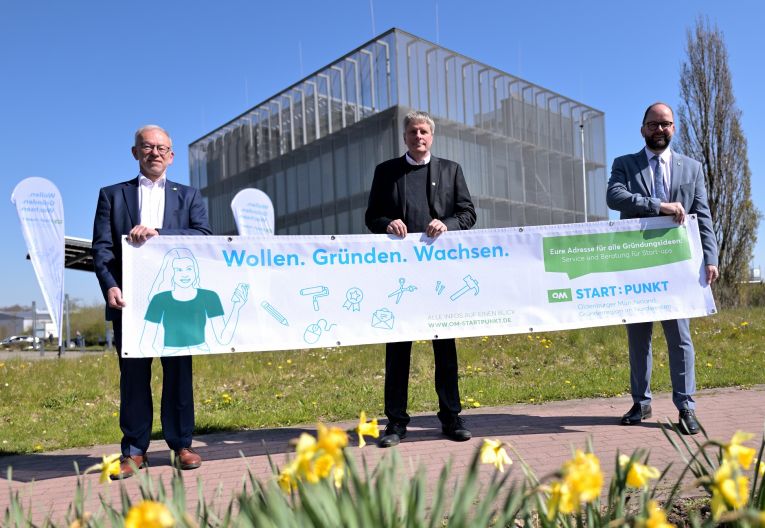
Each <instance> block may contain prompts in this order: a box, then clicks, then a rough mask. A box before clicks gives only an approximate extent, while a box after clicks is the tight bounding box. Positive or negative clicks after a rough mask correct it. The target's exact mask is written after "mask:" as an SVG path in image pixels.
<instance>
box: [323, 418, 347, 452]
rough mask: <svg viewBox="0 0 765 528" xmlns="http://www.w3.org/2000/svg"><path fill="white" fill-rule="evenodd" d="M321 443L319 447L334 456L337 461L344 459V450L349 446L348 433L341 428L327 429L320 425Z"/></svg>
mask: <svg viewBox="0 0 765 528" xmlns="http://www.w3.org/2000/svg"><path fill="white" fill-rule="evenodd" d="M318 430H319V441H318V443H317V447H318V448H319V449H322V450H324V452H325V453H328V454H329V455H332V456H333V457H334V458H335V459H339V458H340V457H342V454H343V448H344V447H345V446H347V445H348V433H346V432H345V431H343V430H342V429H340V428H339V427H335V426H332V427H329V428H328V427H327V426H326V425H324V424H319V426H318Z"/></svg>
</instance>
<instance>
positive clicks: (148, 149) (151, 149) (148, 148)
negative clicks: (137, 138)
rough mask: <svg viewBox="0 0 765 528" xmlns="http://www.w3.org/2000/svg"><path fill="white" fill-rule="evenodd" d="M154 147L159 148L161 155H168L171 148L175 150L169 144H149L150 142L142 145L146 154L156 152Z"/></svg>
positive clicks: (158, 151)
mask: <svg viewBox="0 0 765 528" xmlns="http://www.w3.org/2000/svg"><path fill="white" fill-rule="evenodd" d="M154 149H157V153H158V154H159V155H160V156H166V155H167V154H168V153H169V152H170V151H171V150H173V149H172V148H171V147H168V146H167V145H149V144H148V143H144V144H143V145H141V152H143V153H144V154H151V153H152V152H154Z"/></svg>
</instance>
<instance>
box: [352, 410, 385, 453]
mask: <svg viewBox="0 0 765 528" xmlns="http://www.w3.org/2000/svg"><path fill="white" fill-rule="evenodd" d="M354 431H356V433H357V434H358V435H359V447H364V446H365V445H367V443H366V441H364V435H367V436H371V437H372V438H377V437H379V436H380V429H379V427H377V418H374V419H373V420H372V421H371V422H367V413H365V412H364V411H361V414H360V415H359V425H357V426H356V428H355V429H354Z"/></svg>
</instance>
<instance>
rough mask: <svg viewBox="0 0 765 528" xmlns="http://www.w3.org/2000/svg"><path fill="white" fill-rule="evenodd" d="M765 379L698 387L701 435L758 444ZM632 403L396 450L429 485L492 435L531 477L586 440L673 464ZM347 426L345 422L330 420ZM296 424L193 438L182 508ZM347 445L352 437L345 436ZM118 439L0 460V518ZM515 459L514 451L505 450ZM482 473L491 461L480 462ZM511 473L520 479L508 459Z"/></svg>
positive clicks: (69, 484) (603, 453)
mask: <svg viewBox="0 0 765 528" xmlns="http://www.w3.org/2000/svg"><path fill="white" fill-rule="evenodd" d="M764 402H765V386H757V387H753V388H749V389H745V390H741V389H735V388H733V389H716V390H706V391H702V392H700V393H699V394H698V395H697V404H698V408H699V413H698V415H699V417H700V419H701V421H702V424H703V425H704V427H705V428H706V429H707V432H708V433H709V436H710V437H712V438H716V439H720V440H728V439H729V438H730V437H731V435H732V434H733V433H734V432H735V431H736V430H744V431H749V432H752V433H755V435H756V438H755V440H754V441H752V442H751V443H750V445H753V446H754V445H755V442H759V440H760V439H761V435H762V431H763V422H765V405H763V403H764ZM630 405H631V401H630V399H629V397H622V398H601V399H590V400H573V401H565V402H554V403H548V404H544V405H510V406H506V407H491V408H480V409H471V410H469V411H466V412H465V413H464V415H465V417H466V418H467V421H468V424H469V426H470V429H471V430H472V432H473V435H474V439H473V440H471V441H469V442H464V443H455V442H451V441H449V440H447V439H445V438H444V437H442V436H441V434H440V428H439V427H438V425H439V424H438V420H437V419H436V418H435V416H426V415H422V416H415V417H414V418H413V419H412V423H411V424H410V427H409V436H408V437H407V439H406V440H405V441H404V442H402V443H401V445H399V446H398V447H397V448H393V449H397V450H398V452H399V454H400V455H401V458H402V459H403V461H404V464H403V466H404V468H406V470H407V471H412V472H413V471H414V469H415V468H416V467H417V466H418V465H420V464H424V465H425V467H426V470H427V473H428V475H429V477H430V479H429V480H430V481H431V482H435V481H436V480H437V478H438V474H439V472H440V470H441V468H442V466H443V464H444V462H446V461H447V460H448V459H451V460H452V462H453V468H454V471H453V475H455V476H459V475H460V474H461V473H462V472H463V471H464V470H465V468H466V467H467V465H468V463H469V461H470V459H471V457H472V455H473V453H474V451H475V449H476V448H477V447H478V446H480V444H481V440H482V439H483V438H492V439H501V440H503V441H505V442H508V443H510V444H512V445H513V446H514V447H515V448H516V450H517V451H518V452H519V453H520V454H521V456H523V458H524V459H525V460H526V462H527V463H528V464H529V465H530V466H531V467H532V469H533V470H534V471H535V472H536V474H537V475H539V476H542V475H546V474H548V473H550V472H552V471H554V470H556V469H557V468H559V467H560V465H561V464H562V463H563V461H565V460H566V459H568V458H569V457H570V454H571V449H572V447H584V446H585V443H586V441H587V438H588V437H589V438H592V442H593V446H594V449H595V453H596V454H597V455H598V456H599V457H600V460H601V464H602V466H603V469H604V471H605V472H607V474H610V473H611V471H612V469H613V461H614V455H615V453H616V451H617V450H620V451H621V452H626V453H631V452H632V451H633V450H634V449H636V448H649V449H650V450H651V459H650V462H651V463H652V464H653V465H656V466H659V467H660V468H663V467H664V466H665V465H666V464H668V463H669V462H673V461H674V462H677V457H676V455H675V451H674V449H673V448H672V447H671V445H670V444H669V442H667V440H666V439H665V438H664V436H663V434H662V433H661V430H660V429H659V426H658V421H659V420H661V421H664V419H665V418H666V417H668V418H670V419H672V420H673V421H674V420H677V412H676V411H675V409H674V407H673V405H672V403H671V401H670V396H669V395H668V394H659V395H656V396H655V400H654V405H653V410H654V418H652V419H651V420H649V421H648V422H646V423H644V424H641V425H638V426H633V427H622V426H619V425H618V417H619V416H621V414H622V413H624V412H625V411H626V410H627V409H628V408H629V407H630ZM337 425H339V426H341V427H343V428H351V427H353V425H354V424H352V423H351V422H344V423H340V424H337ZM302 431H308V432H311V433H315V430H314V428H313V427H312V426H307V427H303V428H301V427H296V428H281V429H260V430H253V431H243V432H230V433H219V434H209V435H204V436H198V437H196V438H195V440H194V447H195V448H196V449H197V451H198V452H199V453H200V454H201V455H202V457H203V458H204V463H203V465H202V467H201V468H200V469H198V470H194V471H188V472H184V473H183V475H184V477H185V487H186V494H187V498H188V502H189V508H194V506H195V503H196V496H197V486H198V482H201V484H202V486H203V489H204V492H205V495H206V496H207V497H212V496H213V495H214V494H216V493H217V494H219V495H217V496H218V497H219V499H218V504H219V505H221V504H222V505H226V504H228V498H229V497H231V496H232V494H234V493H237V492H239V491H241V489H242V484H243V480H242V478H243V475H245V473H246V471H247V468H248V467H249V468H250V469H251V470H252V471H253V473H254V474H255V475H256V476H258V477H259V478H261V479H267V478H269V476H270V475H271V471H270V469H269V463H268V460H267V453H271V455H272V456H273V458H274V460H275V461H276V462H277V463H282V462H283V461H284V459H285V455H286V453H288V452H289V451H290V448H289V444H288V443H289V441H290V440H291V439H293V438H297V437H298V436H299V434H300V433H301V432H302ZM352 443H354V442H352ZM118 451H119V445H118V444H111V445H100V446H94V447H89V448H77V449H68V450H65V451H58V452H51V453H41V454H35V455H24V456H8V457H0V472H2V475H3V477H4V476H5V475H6V473H7V468H8V467H12V468H13V482H8V481H7V480H3V481H0V482H1V483H0V518H1V515H2V512H3V511H4V510H5V508H6V506H7V505H8V500H9V498H8V497H9V491H18V492H19V494H20V496H21V497H22V499H23V500H24V501H25V502H26V501H31V504H32V505H33V511H34V520H35V521H36V522H39V521H41V520H42V519H43V518H44V517H45V516H46V515H50V516H51V517H52V518H53V519H54V520H56V521H58V522H61V521H62V520H63V518H64V515H65V513H66V508H67V506H68V505H69V503H70V501H71V500H72V498H73V496H74V488H75V483H76V477H75V476H74V471H73V463H74V462H76V463H77V464H78V465H79V467H80V468H85V467H88V466H90V465H92V464H94V463H97V462H99V461H100V457H101V455H104V454H112V453H117V452H118ZM352 451H353V455H354V457H355V458H356V460H360V458H361V455H362V454H363V455H364V457H365V458H366V460H367V462H368V463H369V465H370V466H373V465H374V464H376V462H377V461H378V460H379V459H380V457H381V455H383V454H385V453H386V452H388V451H389V450H383V449H378V448H377V447H375V446H374V445H369V446H368V447H366V448H364V449H363V450H359V449H358V448H353V449H352ZM149 456H150V462H151V467H150V469H149V473H150V475H151V476H152V477H153V478H161V479H162V480H163V481H164V482H165V483H167V482H168V481H169V480H170V477H171V475H172V468H171V467H170V454H169V451H168V449H167V447H166V446H165V445H164V443H163V442H161V441H154V442H152V447H151V450H150V452H149ZM511 456H512V457H513V458H516V456H515V455H511ZM482 471H484V473H485V475H486V476H488V475H489V474H490V468H484V469H482ZM514 475H516V476H518V477H519V478H520V475H521V472H520V471H519V467H518V465H517V464H516V466H515V467H514ZM85 482H86V483H88V484H89V485H90V486H91V490H90V498H89V500H88V503H87V506H88V507H87V509H88V510H90V511H97V510H98V507H99V504H100V503H99V501H98V495H99V494H103V495H104V496H107V497H108V496H110V497H111V498H112V499H113V500H119V499H118V497H119V487H120V486H119V484H117V483H112V484H111V485H100V484H99V483H98V477H97V476H96V475H88V476H87V477H85ZM124 484H125V486H126V489H127V490H128V492H129V493H130V495H131V496H132V497H137V496H138V494H137V479H135V478H133V479H129V480H127V481H125V482H124Z"/></svg>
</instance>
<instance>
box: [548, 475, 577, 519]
mask: <svg viewBox="0 0 765 528" xmlns="http://www.w3.org/2000/svg"><path fill="white" fill-rule="evenodd" d="M578 508H579V504H578V503H577V502H575V501H574V496H573V495H572V494H571V489H570V488H569V487H568V484H566V483H565V482H558V481H556V482H553V483H552V485H551V487H550V498H549V499H548V500H547V519H548V520H550V521H552V520H553V519H554V518H555V516H556V515H557V514H558V512H560V513H564V514H568V513H573V512H574V511H576V510H577V509H578Z"/></svg>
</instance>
